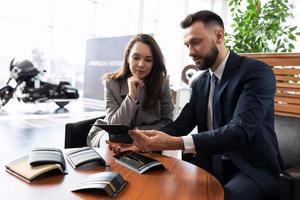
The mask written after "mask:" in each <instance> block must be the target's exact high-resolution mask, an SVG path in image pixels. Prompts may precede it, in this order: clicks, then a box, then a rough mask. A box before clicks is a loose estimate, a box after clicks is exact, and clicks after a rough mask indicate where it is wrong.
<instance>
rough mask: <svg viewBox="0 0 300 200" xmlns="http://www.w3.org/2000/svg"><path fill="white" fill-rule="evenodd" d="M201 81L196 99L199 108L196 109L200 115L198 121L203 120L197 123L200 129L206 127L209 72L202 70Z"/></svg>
mask: <svg viewBox="0 0 300 200" xmlns="http://www.w3.org/2000/svg"><path fill="white" fill-rule="evenodd" d="M204 73H205V74H203V78H202V82H201V83H200V90H199V94H198V95H199V97H200V98H198V99H199V100H200V101H198V102H197V103H198V105H199V109H198V110H197V112H198V115H199V116H200V119H201V120H200V121H201V122H203V123H201V124H198V126H201V127H202V128H201V129H207V105H208V97H209V91H210V74H209V72H208V71H206V72H204Z"/></svg>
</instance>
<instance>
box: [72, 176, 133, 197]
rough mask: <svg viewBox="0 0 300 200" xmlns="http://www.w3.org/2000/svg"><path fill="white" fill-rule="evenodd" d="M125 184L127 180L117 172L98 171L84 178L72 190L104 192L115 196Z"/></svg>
mask: <svg viewBox="0 0 300 200" xmlns="http://www.w3.org/2000/svg"><path fill="white" fill-rule="evenodd" d="M126 185H127V181H126V180H124V178H123V177H122V176H121V174H119V173H118V172H100V173H96V174H92V175H90V176H88V177H87V178H85V179H84V180H83V181H82V182H81V183H80V184H79V185H78V186H76V187H74V188H73V189H72V192H76V191H92V192H93V191H94V192H100V193H101V192H104V193H106V194H107V195H108V196H110V197H115V196H116V195H117V194H118V193H119V192H120V191H121V190H122V189H123V188H124V187H125V186H126Z"/></svg>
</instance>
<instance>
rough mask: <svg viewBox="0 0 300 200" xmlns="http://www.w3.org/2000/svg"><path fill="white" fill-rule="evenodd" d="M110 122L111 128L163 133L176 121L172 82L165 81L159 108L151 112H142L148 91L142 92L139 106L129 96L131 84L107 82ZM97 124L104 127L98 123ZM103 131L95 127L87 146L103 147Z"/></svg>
mask: <svg viewBox="0 0 300 200" xmlns="http://www.w3.org/2000/svg"><path fill="white" fill-rule="evenodd" d="M104 91H105V102H106V122H107V123H108V124H124V125H127V126H130V127H133V128H138V129H144V130H145V129H156V130H158V129H160V128H161V127H163V126H165V125H166V124H169V123H171V122H172V121H173V109H174V105H173V101H172V94H171V90H170V85H169V79H167V78H166V79H165V80H164V82H163V84H162V87H161V95H160V98H159V101H158V102H157V104H156V106H155V107H154V109H153V110H151V111H145V110H143V108H142V102H143V101H144V99H145V89H144V88H141V89H140V90H139V91H138V96H137V100H138V102H140V103H139V104H136V103H135V102H133V101H132V100H131V99H130V98H129V96H128V95H127V94H128V85H127V80H124V81H122V82H118V81H116V80H106V81H104ZM96 123H103V120H97V121H96ZM100 131H101V129H100V128H98V127H95V126H93V127H92V129H91V130H90V132H89V135H88V138H87V143H88V145H89V146H94V147H95V146H99V142H100V141H99V140H100V138H101V135H102V134H101V133H100Z"/></svg>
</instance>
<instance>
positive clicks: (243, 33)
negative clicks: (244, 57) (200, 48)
mask: <svg viewBox="0 0 300 200" xmlns="http://www.w3.org/2000/svg"><path fill="white" fill-rule="evenodd" d="M227 2H228V3H229V8H230V11H231V15H232V19H233V23H232V25H231V26H232V28H233V33H231V34H226V45H227V47H228V48H230V49H232V50H234V51H236V52H238V53H255V52H291V51H292V50H293V49H294V48H295V46H294V44H295V43H296V35H300V33H299V32H296V31H297V30H296V29H297V26H289V25H288V24H287V22H286V20H287V19H288V18H290V17H293V14H292V9H293V8H294V6H293V5H292V4H290V3H289V2H288V0H265V1H263V2H265V3H262V1H261V0H227Z"/></svg>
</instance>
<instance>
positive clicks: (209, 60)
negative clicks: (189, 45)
mask: <svg viewBox="0 0 300 200" xmlns="http://www.w3.org/2000/svg"><path fill="white" fill-rule="evenodd" d="M218 55H219V49H218V48H217V46H216V45H215V44H213V46H212V48H211V51H210V54H209V55H208V56H206V57H205V58H203V63H202V64H201V65H199V64H196V66H197V68H198V69H200V70H206V69H209V68H211V67H212V66H213V64H215V62H216V60H217V57H218Z"/></svg>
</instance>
